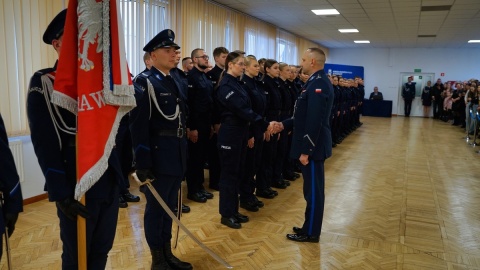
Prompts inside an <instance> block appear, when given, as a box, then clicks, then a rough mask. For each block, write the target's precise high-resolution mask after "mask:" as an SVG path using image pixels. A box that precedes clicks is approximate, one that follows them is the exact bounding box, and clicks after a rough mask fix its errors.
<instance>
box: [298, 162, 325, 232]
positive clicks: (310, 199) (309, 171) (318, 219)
mask: <svg viewBox="0 0 480 270" xmlns="http://www.w3.org/2000/svg"><path fill="white" fill-rule="evenodd" d="M324 163H325V161H324V160H310V161H309V163H308V164H307V165H306V166H301V169H302V175H303V196H304V198H305V201H307V208H306V209H305V222H304V223H303V226H302V233H304V234H307V235H309V236H314V237H317V236H320V232H321V231H322V221H323V208H324V205H325V167H324Z"/></svg>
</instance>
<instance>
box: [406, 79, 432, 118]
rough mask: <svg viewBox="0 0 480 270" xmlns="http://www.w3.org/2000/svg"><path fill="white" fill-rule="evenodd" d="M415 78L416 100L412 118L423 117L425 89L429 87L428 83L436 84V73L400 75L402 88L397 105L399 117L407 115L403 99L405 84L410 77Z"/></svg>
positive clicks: (413, 104)
mask: <svg viewBox="0 0 480 270" xmlns="http://www.w3.org/2000/svg"><path fill="white" fill-rule="evenodd" d="M410 76H413V82H415V83H416V84H415V99H414V100H413V102H412V110H411V111H410V116H423V106H422V91H423V88H424V87H425V86H426V85H427V82H428V81H431V82H432V85H433V83H434V82H435V81H434V79H435V73H415V74H414V75H412V73H400V86H399V88H398V104H397V115H405V113H404V112H405V111H404V104H405V103H404V101H403V98H402V89H403V86H404V85H405V83H407V82H408V77H410Z"/></svg>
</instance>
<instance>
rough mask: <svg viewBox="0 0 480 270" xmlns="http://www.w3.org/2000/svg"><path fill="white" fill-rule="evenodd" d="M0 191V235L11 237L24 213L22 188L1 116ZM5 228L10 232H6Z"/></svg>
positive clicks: (0, 251)
mask: <svg viewBox="0 0 480 270" xmlns="http://www.w3.org/2000/svg"><path fill="white" fill-rule="evenodd" d="M0 191H1V192H2V195H1V196H3V198H0V200H3V202H2V203H3V207H2V209H1V210H2V213H1V214H0V235H3V234H4V233H8V237H10V236H11V235H12V233H13V231H14V230H15V223H17V219H18V213H20V212H23V197H22V188H21V187H20V179H19V177H18V173H17V169H16V168H15V161H14V160H13V155H12V151H10V148H9V147H8V137H7V131H6V129H5V124H4V123H3V118H2V115H1V114H0ZM5 227H6V228H7V229H8V232H6V231H5ZM2 247H3V245H0V259H1V258H2V253H3V252H2V251H3V248H2Z"/></svg>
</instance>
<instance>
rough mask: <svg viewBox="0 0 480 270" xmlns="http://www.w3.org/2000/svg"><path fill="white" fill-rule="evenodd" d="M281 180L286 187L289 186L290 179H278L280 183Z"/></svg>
mask: <svg viewBox="0 0 480 270" xmlns="http://www.w3.org/2000/svg"><path fill="white" fill-rule="evenodd" d="M282 181H283V183H284V184H285V185H286V186H287V187H289V186H290V181H288V180H280V183H282Z"/></svg>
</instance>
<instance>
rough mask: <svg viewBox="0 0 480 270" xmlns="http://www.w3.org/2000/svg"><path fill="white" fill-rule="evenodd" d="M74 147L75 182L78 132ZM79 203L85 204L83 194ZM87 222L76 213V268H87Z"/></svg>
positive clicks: (82, 269) (83, 269)
mask: <svg viewBox="0 0 480 270" xmlns="http://www.w3.org/2000/svg"><path fill="white" fill-rule="evenodd" d="M75 147H76V151H75V152H76V154H75V155H76V159H75V160H76V166H77V183H78V179H80V178H79V176H78V133H77V135H75ZM80 203H81V204H83V205H85V195H84V196H82V198H80ZM86 234H87V223H86V220H85V218H83V217H82V216H80V215H77V252H78V256H77V257H78V258H77V261H78V269H79V270H85V269H87V236H86Z"/></svg>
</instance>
